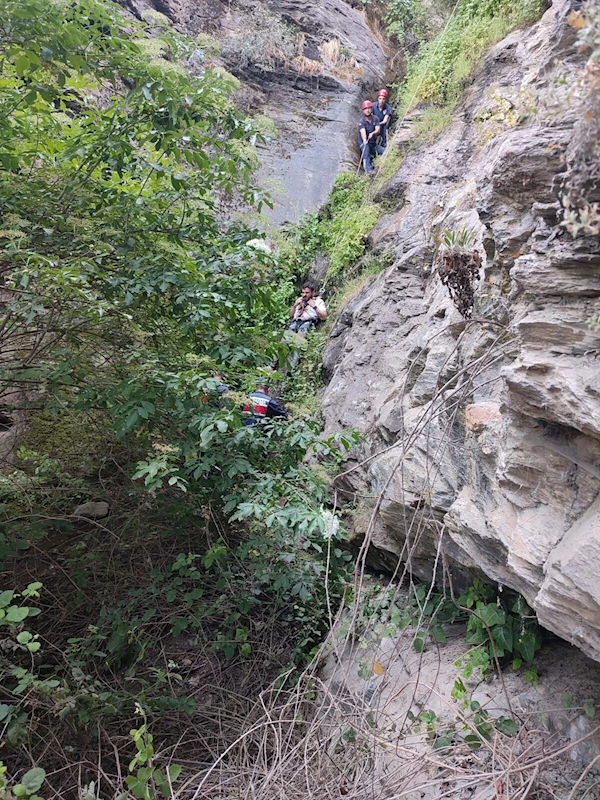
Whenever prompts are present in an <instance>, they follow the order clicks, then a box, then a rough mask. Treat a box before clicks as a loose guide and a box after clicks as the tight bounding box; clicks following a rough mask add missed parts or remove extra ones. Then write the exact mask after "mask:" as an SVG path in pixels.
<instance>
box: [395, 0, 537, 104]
mask: <svg viewBox="0 0 600 800" xmlns="http://www.w3.org/2000/svg"><path fill="white" fill-rule="evenodd" d="M544 8H545V4H544V3H543V2H541V0H519V2H517V3H513V2H510V0H462V2H460V3H459V6H458V8H457V10H456V13H455V14H454V16H453V18H452V19H451V20H450V22H449V24H448V26H447V27H444V28H443V29H442V30H441V31H440V33H438V34H437V36H436V37H435V38H434V39H432V40H431V41H429V42H427V43H426V44H424V45H423V46H422V47H421V49H420V50H419V53H418V55H417V56H416V57H413V58H409V59H408V71H407V76H406V79H405V81H404V83H403V85H402V87H401V89H400V94H399V101H400V103H399V104H400V106H401V107H402V109H403V110H410V109H411V108H413V107H414V106H415V105H417V104H418V103H421V102H429V103H434V104H437V105H444V104H447V103H453V102H455V101H456V99H457V98H458V96H459V95H460V93H461V91H462V89H463V86H464V82H465V80H466V78H467V77H468V75H469V74H470V72H471V70H472V68H473V67H474V66H475V64H476V63H477V62H478V60H479V59H480V58H481V56H482V55H483V53H484V52H485V51H486V49H487V48H488V47H489V46H490V45H492V44H495V43H496V42H498V41H500V39H502V38H503V37H504V36H505V35H506V34H507V33H508V32H509V31H510V30H511V29H513V28H516V27H519V26H520V25H524V24H526V23H528V22H532V21H534V20H535V19H537V18H538V17H539V16H540V15H541V13H542V12H543V11H544Z"/></svg>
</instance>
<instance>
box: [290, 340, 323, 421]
mask: <svg viewBox="0 0 600 800" xmlns="http://www.w3.org/2000/svg"><path fill="white" fill-rule="evenodd" d="M326 343H327V332H326V331H325V330H324V329H323V327H320V328H317V329H316V330H313V331H311V332H310V333H309V334H308V336H306V337H303V342H302V345H303V347H302V356H301V358H300V361H299V362H298V364H297V366H296V367H295V369H294V370H293V371H292V373H291V374H290V376H289V377H288V379H287V381H286V385H285V396H286V399H287V401H288V405H289V407H290V409H291V410H292V411H293V412H294V413H295V414H298V413H299V414H316V413H317V412H318V410H319V392H320V390H321V389H322V388H323V386H324V385H325V380H324V375H323V350H324V349H325V344H326Z"/></svg>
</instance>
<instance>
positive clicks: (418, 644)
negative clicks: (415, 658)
mask: <svg viewBox="0 0 600 800" xmlns="http://www.w3.org/2000/svg"><path fill="white" fill-rule="evenodd" d="M413 647H414V648H415V650H416V651H417V653H422V652H423V648H424V647H425V637H424V635H423V634H422V633H419V634H418V635H417V636H416V637H415V640H414V642H413Z"/></svg>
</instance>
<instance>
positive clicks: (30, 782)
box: [21, 767, 46, 794]
mask: <svg viewBox="0 0 600 800" xmlns="http://www.w3.org/2000/svg"><path fill="white" fill-rule="evenodd" d="M45 780H46V770H45V769H42V767H33V769H30V770H29V771H28V772H26V773H25V775H23V777H22V778H21V783H22V784H23V786H24V787H25V789H26V790H27V793H28V794H35V792H37V790H38V789H39V788H41V785H42V784H43V782H44V781H45Z"/></svg>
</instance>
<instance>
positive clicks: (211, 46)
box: [196, 33, 221, 61]
mask: <svg viewBox="0 0 600 800" xmlns="http://www.w3.org/2000/svg"><path fill="white" fill-rule="evenodd" d="M196 44H197V45H198V47H199V48H200V49H201V50H202V53H203V54H204V58H205V59H206V60H208V61H212V60H214V59H215V58H218V57H219V56H220V55H221V45H220V44H219V42H218V40H217V39H215V37H214V36H211V35H210V33H199V34H198V35H197V36H196Z"/></svg>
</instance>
